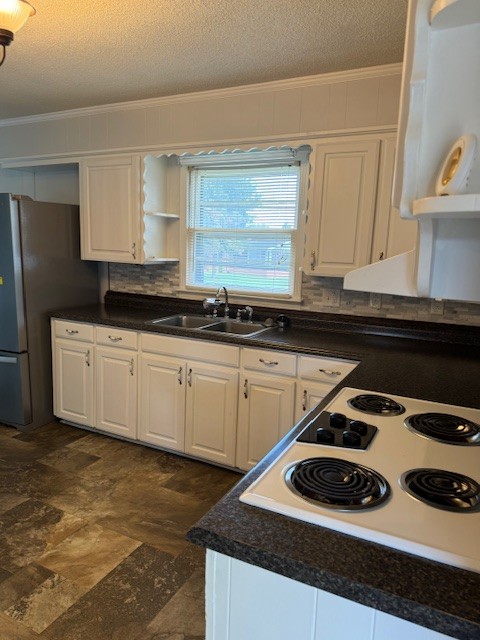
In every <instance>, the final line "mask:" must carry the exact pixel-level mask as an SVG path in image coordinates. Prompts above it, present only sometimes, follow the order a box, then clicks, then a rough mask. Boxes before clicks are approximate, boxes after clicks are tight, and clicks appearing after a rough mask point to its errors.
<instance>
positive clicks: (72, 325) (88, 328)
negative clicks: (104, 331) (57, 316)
mask: <svg viewBox="0 0 480 640" xmlns="http://www.w3.org/2000/svg"><path fill="white" fill-rule="evenodd" d="M54 323H55V335H56V337H57V338H70V339H71V340H82V341H83V342H93V339H94V337H93V329H94V327H93V325H91V324H83V323H81V322H67V321H65V320H54Z"/></svg>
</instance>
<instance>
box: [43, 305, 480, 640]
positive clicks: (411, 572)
mask: <svg viewBox="0 0 480 640" xmlns="http://www.w3.org/2000/svg"><path fill="white" fill-rule="evenodd" d="M140 299H142V300H141V304H138V303H137V300H138V299H137V297H134V296H131V297H129V296H128V295H114V294H110V296H109V295H108V294H107V298H106V301H107V305H98V306H91V307H82V308H79V309H69V310H65V311H62V312H58V311H57V312H55V313H52V316H53V317H57V318H64V319H69V320H75V321H81V322H91V323H95V324H106V325H111V326H118V327H123V328H128V329H133V330H138V331H156V332H162V333H170V334H175V335H182V336H187V337H188V336H190V337H196V338H201V339H205V340H216V341H218V340H221V341H225V342H230V343H233V344H239V345H251V346H257V347H263V348H272V349H282V350H287V351H291V352H303V353H310V354H317V355H329V356H332V357H346V358H351V359H356V360H359V362H360V364H359V365H358V367H356V369H355V370H354V371H353V372H352V373H350V374H349V375H348V376H347V377H346V378H345V379H344V380H343V381H342V383H341V384H340V385H338V386H337V387H336V388H335V391H334V392H332V393H331V394H329V396H327V398H325V400H324V401H323V402H322V403H321V404H320V405H319V407H318V408H317V409H316V410H315V411H316V412H320V411H321V409H322V407H323V406H325V405H326V404H327V403H328V402H329V401H330V399H331V397H333V395H335V394H336V393H337V392H338V390H339V388H340V387H341V386H351V387H357V388H360V389H369V390H372V391H377V392H383V393H386V394H388V393H392V394H396V395H402V396H409V397H414V398H421V399H425V400H432V401H437V402H445V403H449V404H456V405H460V406H469V407H474V408H480V383H479V380H480V329H478V328H468V327H455V326H446V325H439V326H438V327H437V326H436V325H432V324H427V323H412V322H401V321H389V320H385V321H381V320H378V319H377V320H370V319H366V318H364V319H358V318H349V317H346V316H338V317H334V316H328V315H325V314H315V315H314V316H313V314H292V313H291V312H288V311H284V313H288V314H289V315H291V316H292V327H291V328H290V329H287V330H285V331H282V332H280V331H278V330H277V329H273V330H269V331H266V332H265V333H262V334H261V335H260V336H258V337H256V338H254V339H253V338H239V337H236V336H235V337H233V338H232V337H231V336H216V335H215V336H213V335H212V334H209V335H207V334H204V333H201V335H199V333H198V332H197V331H194V332H192V331H186V330H182V329H173V328H163V327H156V326H152V325H146V324H145V322H146V321H148V320H151V319H153V318H158V317H161V316H166V315H169V314H170V313H176V312H189V313H198V312H199V308H198V307H199V303H198V302H195V303H192V302H189V301H180V300H174V299H170V298H169V299H164V300H163V301H161V302H160V303H158V300H159V299H156V300H155V299H154V298H153V297H150V296H140ZM260 311H261V312H260V314H259V316H260V317H259V319H264V317H266V316H265V314H267V313H270V314H271V313H272V312H271V310H260ZM262 312H263V314H264V315H263V317H262V315H261V313H262ZM301 428H302V423H299V425H297V427H296V428H295V429H293V430H292V431H291V432H290V434H288V435H287V436H286V437H285V438H284V439H283V440H282V441H281V442H280V443H279V444H278V445H277V446H276V447H275V448H274V449H273V450H272V451H271V452H270V453H269V454H268V456H266V458H264V460H263V461H262V462H261V463H260V464H259V465H257V467H255V469H253V470H252V471H251V472H250V473H248V474H247V475H246V476H245V477H244V478H243V479H242V480H241V481H240V482H239V483H238V484H237V485H236V486H235V487H234V488H233V489H232V491H231V492H230V493H228V494H227V495H226V496H225V497H224V498H223V499H222V500H221V501H220V502H219V503H217V504H216V505H215V506H214V507H213V509H211V510H210V511H209V512H208V513H207V514H206V515H205V516H204V517H203V518H202V519H201V520H200V521H199V522H198V523H197V524H196V525H195V526H194V527H193V528H192V529H191V530H190V532H189V534H188V537H189V539H190V540H191V541H192V542H194V543H196V544H199V545H201V546H204V547H208V548H210V549H213V550H215V551H218V552H220V553H224V554H226V555H230V556H232V557H234V558H237V559H239V560H243V561H245V562H248V563H250V564H254V565H257V566H259V567H263V568H265V569H268V570H270V571H274V572H276V573H279V574H281V575H284V576H287V577H290V578H293V579H295V580H298V581H300V582H304V583H306V584H309V585H312V586H314V587H318V588H320V589H325V590H326V591H329V592H331V593H334V594H337V595H339V596H343V597H345V598H349V599H351V600H354V601H356V602H359V603H361V604H364V605H367V606H370V607H373V608H376V609H379V610H381V611H384V612H386V613H389V614H391V615H394V616H398V617H400V618H404V619H406V620H409V621H411V622H414V623H416V624H420V625H423V626H425V627H427V628H430V629H433V630H435V631H437V632H439V633H443V634H445V635H447V636H452V637H454V638H458V639H459V640H480V574H477V573H474V572H470V571H464V570H462V569H456V568H453V567H450V566H447V565H444V564H441V563H437V562H433V561H430V560H425V559H423V558H420V557H417V556H413V555H409V554H407V553H403V552H400V551H396V550H394V549H390V548H387V547H384V546H381V545H378V544H373V543H370V542H366V541H364V540H361V539H359V538H356V537H353V536H347V535H345V534H341V533H338V532H335V531H333V530H330V529H325V528H323V527H319V526H313V525H310V524H307V523H303V522H300V521H297V520H293V519H290V518H287V517H284V516H281V515H276V514H274V513H271V512H267V511H264V510H261V509H258V508H255V507H251V506H249V505H245V504H243V503H240V502H239V500H238V497H239V495H240V494H241V493H242V492H243V491H244V490H245V488H246V487H247V486H248V485H249V484H251V483H252V482H253V480H254V479H256V478H257V477H258V476H259V475H260V474H261V472H262V471H263V470H264V469H265V468H266V467H267V466H268V465H269V464H270V463H271V462H272V461H273V460H274V459H275V458H276V457H277V456H278V455H279V453H280V452H281V451H282V449H283V448H284V447H285V446H286V445H287V444H288V442H290V441H291V440H292V439H293V438H294V437H295V435H296V434H297V433H298V431H300V430H301ZM479 452H480V449H479ZM459 534H460V535H461V532H459Z"/></svg>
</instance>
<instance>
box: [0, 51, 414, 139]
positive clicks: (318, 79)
mask: <svg viewBox="0 0 480 640" xmlns="http://www.w3.org/2000/svg"><path fill="white" fill-rule="evenodd" d="M401 73H402V64H401V63H394V64H386V65H379V66H375V67H363V68H361V69H350V70H347V71H335V72H332V73H322V74H317V75H312V76H300V77H298V78H288V79H286V80H273V81H271V82H261V83H257V84H247V85H240V86H238V87H228V88H223V89H211V90H208V91H197V92H193V93H182V94H176V95H173V96H164V97H160V98H147V99H146V100H132V101H129V102H116V103H112V104H105V105H97V106H94V107H82V108H79V109H69V110H66V111H55V112H52V113H41V114H38V115H33V116H20V117H18V118H7V119H4V120H0V127H9V126H16V125H21V124H31V123H33V122H46V121H50V120H59V119H64V118H76V117H79V116H91V115H98V114H100V113H107V112H112V111H127V110H128V111H130V110H137V109H145V108H150V107H160V106H166V105H171V104H179V103H184V102H192V101H193V102H196V101H198V100H212V99H215V98H231V97H233V96H239V95H245V94H249V93H265V92H267V91H284V90H286V89H298V88H299V87H310V86H316V85H322V84H334V83H336V82H347V81H351V80H364V79H366V78H376V77H382V76H389V75H397V74H401Z"/></svg>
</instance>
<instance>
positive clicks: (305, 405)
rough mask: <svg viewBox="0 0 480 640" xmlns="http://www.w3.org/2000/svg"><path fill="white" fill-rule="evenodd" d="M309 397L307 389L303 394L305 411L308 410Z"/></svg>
mask: <svg viewBox="0 0 480 640" xmlns="http://www.w3.org/2000/svg"><path fill="white" fill-rule="evenodd" d="M307 396H308V394H307V390H306V389H305V390H304V392H303V400H302V409H303V410H304V411H306V410H307Z"/></svg>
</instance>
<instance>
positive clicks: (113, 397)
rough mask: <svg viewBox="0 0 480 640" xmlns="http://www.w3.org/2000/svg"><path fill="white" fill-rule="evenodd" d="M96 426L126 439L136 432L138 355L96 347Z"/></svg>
mask: <svg viewBox="0 0 480 640" xmlns="http://www.w3.org/2000/svg"><path fill="white" fill-rule="evenodd" d="M95 367H96V399H97V411H96V414H97V415H96V418H97V419H96V427H97V428H98V429H102V430H103V431H108V432H109V433H115V434H117V435H120V436H125V437H127V438H136V431H137V354H136V353H132V352H128V351H125V350H124V349H112V348H110V349H109V348H107V347H97V350H96V357H95Z"/></svg>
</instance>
